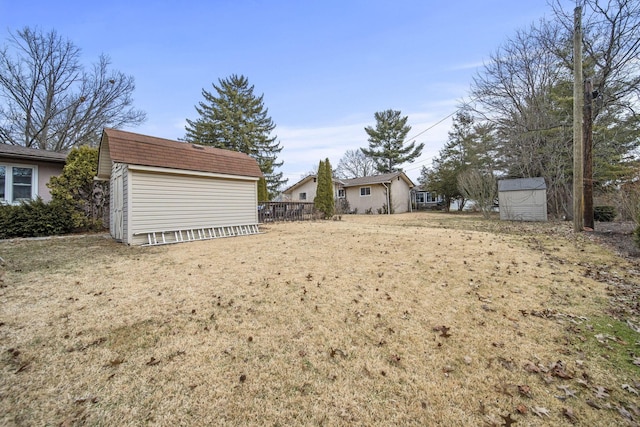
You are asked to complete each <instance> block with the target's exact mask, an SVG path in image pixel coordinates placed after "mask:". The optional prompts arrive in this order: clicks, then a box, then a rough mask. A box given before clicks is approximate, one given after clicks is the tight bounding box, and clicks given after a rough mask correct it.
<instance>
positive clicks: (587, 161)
mask: <svg viewBox="0 0 640 427" xmlns="http://www.w3.org/2000/svg"><path fill="white" fill-rule="evenodd" d="M583 120H584V122H583V124H582V132H583V135H582V138H583V140H584V193H583V195H584V226H585V228H590V229H592V230H593V226H594V218H593V131H592V129H593V85H592V83H591V79H587V80H585V82H584V117H583Z"/></svg>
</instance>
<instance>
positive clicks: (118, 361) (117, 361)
mask: <svg viewBox="0 0 640 427" xmlns="http://www.w3.org/2000/svg"><path fill="white" fill-rule="evenodd" d="M122 362H124V358H122V357H117V358H115V359H113V360H110V361H109V362H108V363H107V364H106V365H104V367H105V368H111V367H114V366H118V365H120V364H122Z"/></svg>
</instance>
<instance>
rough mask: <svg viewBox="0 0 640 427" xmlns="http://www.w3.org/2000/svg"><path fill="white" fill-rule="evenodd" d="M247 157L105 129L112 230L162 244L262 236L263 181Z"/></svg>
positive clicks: (125, 238) (101, 171) (102, 171)
mask: <svg viewBox="0 0 640 427" xmlns="http://www.w3.org/2000/svg"><path fill="white" fill-rule="evenodd" d="M260 177H262V172H261V171H260V168H259V167H258V164H257V162H256V161H255V160H254V159H253V158H251V157H249V156H248V155H246V154H243V153H238V152H235V151H229V150H223V149H219V148H213V147H205V146H202V145H197V144H190V143H184V142H178V141H171V140H168V139H162V138H155V137H151V136H145V135H139V134H135V133H131V132H124V131H120V130H115V129H104V131H103V133H102V139H101V141H100V153H99V158H98V176H97V179H101V180H109V181H110V193H111V194H110V221H109V230H110V232H111V235H112V236H113V237H114V238H115V239H116V240H118V241H121V242H124V243H126V244H129V245H156V244H165V243H177V242H184V241H192V240H203V239H212V238H217V237H229V236H237V235H245V234H256V233H258V207H257V200H258V190H257V182H258V179H259V178H260Z"/></svg>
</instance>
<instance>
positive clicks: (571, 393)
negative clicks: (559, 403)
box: [557, 385, 577, 399]
mask: <svg viewBox="0 0 640 427" xmlns="http://www.w3.org/2000/svg"><path fill="white" fill-rule="evenodd" d="M557 388H558V390H562V391H564V396H561V397H562V398H563V399H568V398H570V397H577V396H576V392H575V391H573V390H571V388H569V386H566V385H559V386H558V387H557Z"/></svg>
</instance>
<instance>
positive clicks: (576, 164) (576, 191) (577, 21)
mask: <svg viewBox="0 0 640 427" xmlns="http://www.w3.org/2000/svg"><path fill="white" fill-rule="evenodd" d="M573 14H574V16H573V28H574V29H573V231H575V232H580V231H582V230H583V228H584V222H583V221H584V217H583V212H584V200H583V179H584V175H583V173H582V168H583V165H584V158H583V153H582V151H583V150H582V144H583V141H582V115H583V112H582V107H583V104H584V99H583V98H584V97H583V92H582V90H583V88H582V8H581V7H576V8H575V10H574V12H573Z"/></svg>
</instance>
